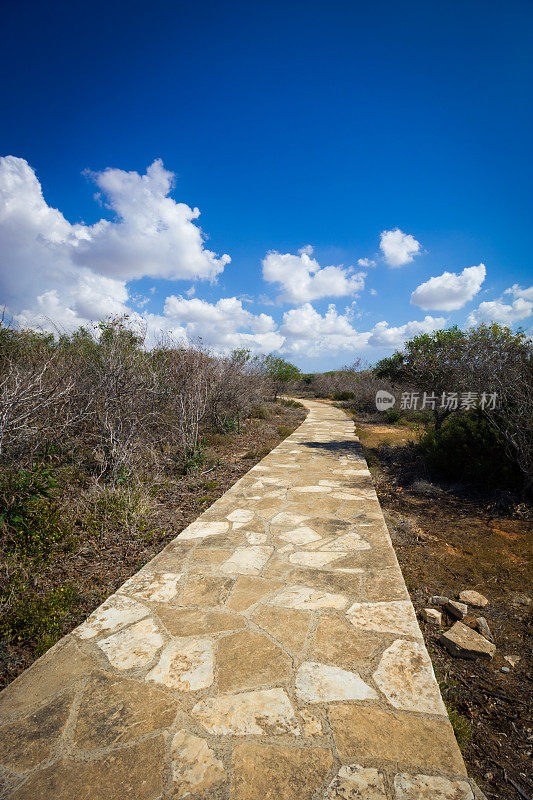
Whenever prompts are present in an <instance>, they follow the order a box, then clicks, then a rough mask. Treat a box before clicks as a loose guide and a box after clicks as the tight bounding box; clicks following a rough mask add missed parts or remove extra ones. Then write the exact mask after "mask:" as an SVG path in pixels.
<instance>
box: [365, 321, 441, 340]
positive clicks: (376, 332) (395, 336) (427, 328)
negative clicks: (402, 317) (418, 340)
mask: <svg viewBox="0 0 533 800" xmlns="http://www.w3.org/2000/svg"><path fill="white" fill-rule="evenodd" d="M445 324H446V319H445V318H444V317H430V316H427V317H424V319H423V320H420V321H413V322H406V323H405V325H398V326H390V325H389V324H388V322H378V324H377V325H375V326H374V328H373V329H372V331H371V334H370V338H369V340H368V344H369V345H370V346H371V347H394V348H397V347H401V346H402V345H403V343H404V342H406V341H407V340H408V339H411V338H412V337H413V336H418V335H419V334H420V333H431V332H432V331H436V330H439V328H442V327H444V325H445Z"/></svg>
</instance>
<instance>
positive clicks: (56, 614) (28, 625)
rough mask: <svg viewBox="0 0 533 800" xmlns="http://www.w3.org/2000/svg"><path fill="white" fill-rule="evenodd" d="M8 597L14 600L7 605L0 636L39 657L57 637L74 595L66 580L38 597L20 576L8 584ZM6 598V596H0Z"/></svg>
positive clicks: (74, 592)
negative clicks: (27, 648)
mask: <svg viewBox="0 0 533 800" xmlns="http://www.w3.org/2000/svg"><path fill="white" fill-rule="evenodd" d="M8 588H9V593H10V596H15V597H16V600H15V602H14V603H12V604H11V605H8V607H7V610H6V611H5V613H4V614H3V615H2V618H1V621H0V639H4V640H6V639H7V640H8V641H11V642H14V643H16V644H18V645H23V646H29V647H31V648H32V649H33V652H34V655H35V656H36V657H37V656H40V655H41V654H42V653H44V652H45V651H46V650H48V648H49V647H51V646H52V645H53V644H55V642H56V641H57V640H58V639H59V638H60V636H61V635H62V633H63V630H62V625H63V619H64V617H65V615H66V614H67V613H68V611H69V610H70V608H71V607H72V605H73V603H74V601H75V600H76V597H77V592H76V589H75V588H74V587H73V586H71V585H70V584H69V583H65V584H63V586H60V587H59V588H57V589H54V590H53V591H51V592H47V593H46V594H44V595H42V596H39V594H38V593H37V591H36V589H35V588H33V587H32V586H30V585H28V584H27V583H26V582H25V581H24V580H23V579H21V578H19V579H18V580H14V581H12V582H11V583H10V585H9V587H8ZM2 600H3V601H4V600H7V598H2Z"/></svg>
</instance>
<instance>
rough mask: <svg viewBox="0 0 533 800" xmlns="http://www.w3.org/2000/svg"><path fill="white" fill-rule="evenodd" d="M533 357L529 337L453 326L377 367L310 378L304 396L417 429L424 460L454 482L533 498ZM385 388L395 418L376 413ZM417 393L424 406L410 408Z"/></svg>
mask: <svg viewBox="0 0 533 800" xmlns="http://www.w3.org/2000/svg"><path fill="white" fill-rule="evenodd" d="M532 356H533V346H532V342H531V339H528V337H527V336H526V335H525V334H524V333H523V332H521V331H519V332H518V333H514V332H513V331H511V330H510V329H509V328H506V327H503V326H501V325H498V324H496V323H494V324H491V325H478V326H477V327H474V328H471V329H469V330H467V331H461V330H460V329H459V328H457V327H452V328H448V329H445V330H440V331H435V332H434V333H428V334H421V335H420V336H416V337H414V338H413V339H411V340H410V341H408V342H407V343H406V344H405V346H404V348H403V349H402V350H401V351H397V352H396V353H394V354H393V355H392V356H390V357H389V358H384V359H382V360H381V361H380V362H378V364H376V365H375V366H374V367H373V368H366V369H365V368H363V367H362V365H361V363H360V362H359V361H357V362H355V363H354V364H352V365H350V366H347V367H345V368H343V369H341V370H336V371H334V372H326V373H323V374H320V375H304V376H303V377H302V380H301V381H300V382H299V384H298V388H299V391H300V392H301V393H302V394H306V395H312V396H315V397H325V398H329V399H332V400H335V401H339V402H343V404H344V406H345V407H347V408H350V409H353V410H354V411H356V412H357V413H359V414H361V413H363V414H365V413H366V414H372V415H376V414H377V416H378V418H379V417H380V418H381V419H383V421H387V422H392V423H398V424H402V423H409V424H411V425H412V426H415V427H417V428H418V430H419V432H420V434H421V435H420V439H419V442H418V443H417V444H416V445H415V446H414V448H415V449H416V455H417V456H420V455H421V456H422V457H423V460H424V463H425V465H426V467H427V468H428V469H429V470H430V471H433V472H434V473H435V474H437V475H440V476H441V477H443V478H444V479H447V480H449V481H453V482H459V481H464V482H465V483H467V484H470V485H474V486H478V487H479V488H485V489H487V490H491V491H492V490H494V489H498V490H500V489H501V490H511V491H514V492H517V493H522V494H524V495H531V493H532V491H533V446H532V445H533V357H532ZM379 389H382V390H385V391H387V392H389V393H390V394H393V395H394V396H395V398H396V403H395V405H394V407H393V408H391V409H389V411H388V412H387V413H386V414H384V413H377V412H376V406H375V396H376V392H377V391H378V390H379ZM412 392H413V393H415V395H416V396H417V398H418V402H417V405H416V407H413V406H412V404H411V403H409V402H407V403H405V402H404V403H402V396H403V397H405V396H406V395H409V396H410V395H411V393H412ZM424 393H425V395H426V403H425V407H424V408H422V405H423V400H424ZM454 394H455V400H454V398H453V395H454ZM443 395H444V396H445V399H444V401H443ZM450 395H452V399H451V400H450V399H449V397H450ZM493 398H494V399H493ZM402 406H405V407H402ZM413 454H414V452H413Z"/></svg>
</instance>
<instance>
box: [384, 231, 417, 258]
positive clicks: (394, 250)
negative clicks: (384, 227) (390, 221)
mask: <svg viewBox="0 0 533 800" xmlns="http://www.w3.org/2000/svg"><path fill="white" fill-rule="evenodd" d="M379 246H380V249H381V251H382V253H383V255H384V257H385V261H386V262H387V264H388V265H389V266H390V267H402V266H403V265H404V264H408V263H409V262H410V261H412V260H413V258H414V257H415V256H416V255H417V253H418V252H419V251H420V242H417V240H416V239H415V237H414V236H411V234H410V233H403V231H401V230H400V229H399V228H395V229H394V230H392V231H382V232H381V234H380V242H379Z"/></svg>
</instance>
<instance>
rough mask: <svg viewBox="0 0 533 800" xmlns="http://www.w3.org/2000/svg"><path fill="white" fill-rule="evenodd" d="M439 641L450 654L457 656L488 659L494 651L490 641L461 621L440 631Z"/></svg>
mask: <svg viewBox="0 0 533 800" xmlns="http://www.w3.org/2000/svg"><path fill="white" fill-rule="evenodd" d="M440 642H441V643H442V644H443V645H444V647H445V648H446V650H448V652H449V653H451V654H452V656H456V657H457V658H484V659H487V660H490V659H491V658H492V657H493V656H494V653H495V652H496V647H495V645H494V644H493V643H492V642H489V641H488V640H487V639H485V637H484V636H481V635H480V634H479V633H476V631H473V630H472V628H469V627H468V626H467V625H463V623H462V622H456V623H455V625H453V627H451V628H450V630H449V631H446V632H445V633H441V635H440Z"/></svg>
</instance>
